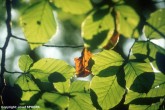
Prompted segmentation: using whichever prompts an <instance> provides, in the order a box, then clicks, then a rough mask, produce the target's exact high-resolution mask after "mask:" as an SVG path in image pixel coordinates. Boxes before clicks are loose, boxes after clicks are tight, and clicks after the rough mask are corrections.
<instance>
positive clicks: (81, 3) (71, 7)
mask: <svg viewBox="0 0 165 110" xmlns="http://www.w3.org/2000/svg"><path fill="white" fill-rule="evenodd" d="M54 4H55V5H56V6H57V7H59V8H61V9H62V10H63V11H65V12H69V13H72V14H85V13H87V12H88V11H90V10H91V9H92V4H91V2H90V0H65V2H64V1H63V0H54Z"/></svg>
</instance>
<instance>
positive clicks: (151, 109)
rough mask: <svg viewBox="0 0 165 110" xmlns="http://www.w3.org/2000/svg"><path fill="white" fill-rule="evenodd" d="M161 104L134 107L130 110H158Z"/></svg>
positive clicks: (130, 107)
mask: <svg viewBox="0 0 165 110" xmlns="http://www.w3.org/2000/svg"><path fill="white" fill-rule="evenodd" d="M160 105H161V102H157V103H153V104H152V105H134V104H131V105H130V106H129V110H158V109H159V106H160Z"/></svg>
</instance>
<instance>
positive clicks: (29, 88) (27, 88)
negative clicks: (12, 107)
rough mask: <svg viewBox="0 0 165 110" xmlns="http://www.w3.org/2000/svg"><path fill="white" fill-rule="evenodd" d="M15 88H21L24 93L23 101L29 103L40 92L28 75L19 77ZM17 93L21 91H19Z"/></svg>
mask: <svg viewBox="0 0 165 110" xmlns="http://www.w3.org/2000/svg"><path fill="white" fill-rule="evenodd" d="M15 86H16V87H19V88H20V89H21V91H22V95H21V100H22V101H29V100H30V98H31V97H32V96H34V95H35V94H37V93H38V92H39V91H40V90H39V88H38V86H37V85H36V84H35V82H34V81H33V80H32V79H31V78H30V77H29V76H27V75H21V76H19V77H18V79H17V80H16V82H15ZM17 92H19V91H18V90H17ZM18 94H20V93H18Z"/></svg>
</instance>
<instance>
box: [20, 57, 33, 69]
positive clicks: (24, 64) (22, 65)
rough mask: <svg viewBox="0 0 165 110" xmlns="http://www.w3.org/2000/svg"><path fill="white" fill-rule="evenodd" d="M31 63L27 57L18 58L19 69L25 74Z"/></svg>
mask: <svg viewBox="0 0 165 110" xmlns="http://www.w3.org/2000/svg"><path fill="white" fill-rule="evenodd" d="M32 63H33V60H32V59H31V58H30V56H29V55H22V56H21V57H20V58H19V62H18V65H19V68H20V69H21V70H22V71H23V72H27V71H28V70H29V69H30V66H31V64H32Z"/></svg>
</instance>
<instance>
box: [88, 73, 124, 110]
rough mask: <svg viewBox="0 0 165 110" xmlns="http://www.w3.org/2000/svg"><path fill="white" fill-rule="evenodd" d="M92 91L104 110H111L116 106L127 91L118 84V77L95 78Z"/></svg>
mask: <svg viewBox="0 0 165 110" xmlns="http://www.w3.org/2000/svg"><path fill="white" fill-rule="evenodd" d="M121 74H122V73H121ZM91 89H92V90H93V91H94V93H95V94H96V95H97V96H96V97H97V101H98V104H99V105H100V106H101V108H102V109H103V110H109V109H110V108H113V107H114V106H116V105H117V104H118V103H119V102H120V101H121V99H122V98H123V95H124V93H125V89H124V88H123V87H121V86H120V85H119V84H118V81H117V76H116V75H113V76H109V77H98V76H94V77H93V79H92V82H91Z"/></svg>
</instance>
